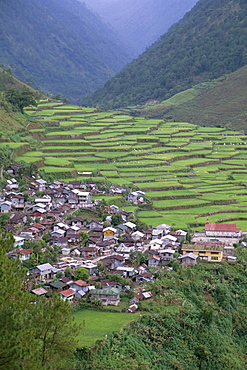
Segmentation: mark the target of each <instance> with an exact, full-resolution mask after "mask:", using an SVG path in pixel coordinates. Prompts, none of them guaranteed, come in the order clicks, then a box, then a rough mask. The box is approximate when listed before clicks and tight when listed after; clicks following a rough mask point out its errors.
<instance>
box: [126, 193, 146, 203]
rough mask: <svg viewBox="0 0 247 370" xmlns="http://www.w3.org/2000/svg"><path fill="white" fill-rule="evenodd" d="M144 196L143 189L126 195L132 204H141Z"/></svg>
mask: <svg viewBox="0 0 247 370" xmlns="http://www.w3.org/2000/svg"><path fill="white" fill-rule="evenodd" d="M144 196H145V193H144V191H140V190H137V191H132V192H131V193H129V194H128V195H127V200H128V201H129V202H132V203H133V204H142V203H144V201H145V200H144Z"/></svg>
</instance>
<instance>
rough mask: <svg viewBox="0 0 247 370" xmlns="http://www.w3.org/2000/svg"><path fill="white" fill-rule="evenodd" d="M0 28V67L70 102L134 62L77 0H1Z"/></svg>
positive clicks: (116, 39)
mask: <svg viewBox="0 0 247 370" xmlns="http://www.w3.org/2000/svg"><path fill="white" fill-rule="evenodd" d="M0 23H1V41H0V50H1V51H0V64H3V65H4V66H5V67H7V68H8V67H10V68H11V69H12V70H13V73H14V74H15V76H16V77H17V78H19V79H20V80H22V81H28V82H31V83H32V85H33V86H34V87H35V88H36V89H38V90H42V91H44V92H45V93H49V94H61V95H62V96H63V97H66V98H68V99H69V100H70V101H71V102H79V101H80V100H81V98H82V97H83V96H84V95H86V94H88V93H90V92H93V91H94V90H95V89H96V88H97V87H98V86H100V85H103V83H104V82H105V81H107V80H108V79H109V78H110V77H112V76H113V75H115V74H116V72H118V71H119V70H120V69H121V68H122V67H123V66H124V65H125V64H126V63H127V62H128V61H129V60H131V58H132V55H131V53H130V52H129V51H128V50H126V49H125V48H124V47H123V46H122V43H121V41H120V40H119V39H118V37H117V36H116V35H115V34H114V33H113V32H112V31H111V30H110V29H109V28H107V26H106V25H104V24H103V23H102V22H101V21H100V19H99V18H98V17H96V16H95V15H94V14H92V13H91V12H90V11H89V10H88V9H86V8H85V6H84V5H83V4H81V3H79V2H78V1H76V0H42V1H39V0H8V1H1V5H0Z"/></svg>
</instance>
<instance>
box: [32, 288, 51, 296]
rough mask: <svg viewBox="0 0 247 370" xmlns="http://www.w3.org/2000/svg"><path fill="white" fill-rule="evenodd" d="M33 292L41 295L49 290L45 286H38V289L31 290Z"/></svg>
mask: <svg viewBox="0 0 247 370" xmlns="http://www.w3.org/2000/svg"><path fill="white" fill-rule="evenodd" d="M31 293H33V294H35V295H38V296H41V295H44V294H47V293H48V290H46V289H45V288H42V287H40V288H36V289H33V290H31Z"/></svg>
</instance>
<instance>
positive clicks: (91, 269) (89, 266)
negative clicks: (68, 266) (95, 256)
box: [80, 262, 98, 275]
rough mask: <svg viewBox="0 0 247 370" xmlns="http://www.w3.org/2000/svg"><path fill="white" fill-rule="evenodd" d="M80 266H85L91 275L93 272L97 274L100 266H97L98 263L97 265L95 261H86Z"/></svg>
mask: <svg viewBox="0 0 247 370" xmlns="http://www.w3.org/2000/svg"><path fill="white" fill-rule="evenodd" d="M80 267H84V268H85V269H87V270H88V273H89V275H93V274H96V273H97V271H98V268H97V265H95V264H94V263H90V262H88V263H84V264H83V265H82V266H80Z"/></svg>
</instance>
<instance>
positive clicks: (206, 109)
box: [135, 66, 247, 132]
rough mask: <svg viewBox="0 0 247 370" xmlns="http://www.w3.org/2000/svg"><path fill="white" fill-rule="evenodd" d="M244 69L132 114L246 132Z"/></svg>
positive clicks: (246, 81)
mask: <svg viewBox="0 0 247 370" xmlns="http://www.w3.org/2000/svg"><path fill="white" fill-rule="evenodd" d="M246 96H247V66H244V67H242V68H240V69H238V70H237V71H235V72H233V73H230V74H229V75H227V76H223V77H221V78H219V79H217V80H213V81H212V82H209V83H204V84H200V85H197V86H195V87H194V88H191V89H189V90H185V91H183V92H180V93H178V94H176V95H174V96H173V97H172V98H170V99H168V100H165V101H163V102H162V103H160V104H157V105H153V106H147V107H145V108H143V109H141V110H140V111H138V110H137V111H136V110H135V114H140V115H144V116H146V117H149V118H158V117H159V118H161V117H162V118H166V119H168V120H175V121H185V122H191V123H194V124H197V125H200V126H216V125H221V126H227V127H230V128H231V129H234V130H238V131H240V130H243V131H245V132H246V130H247V105H246Z"/></svg>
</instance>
